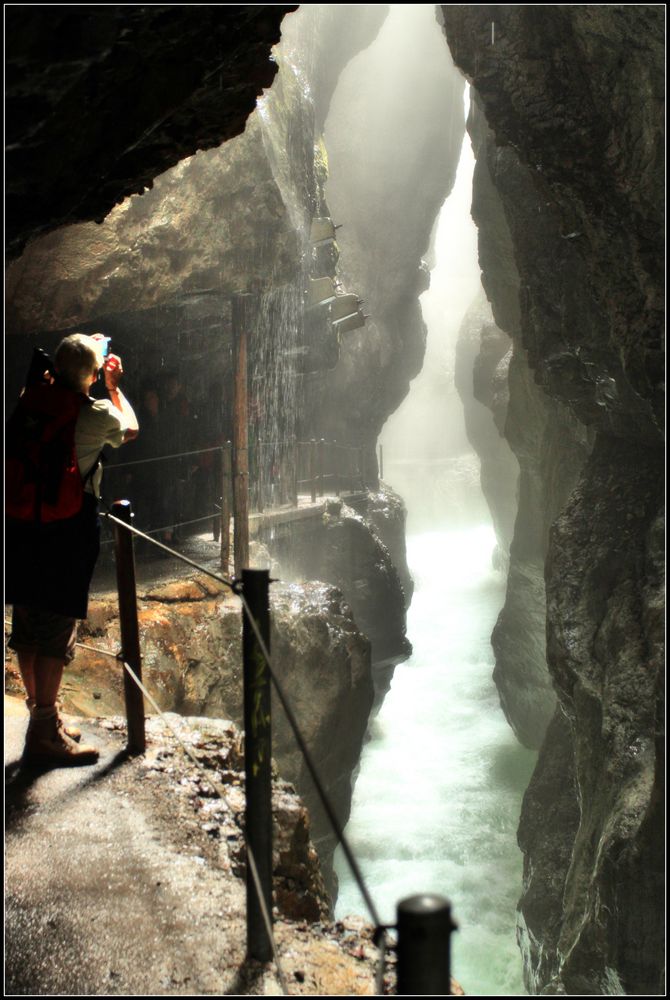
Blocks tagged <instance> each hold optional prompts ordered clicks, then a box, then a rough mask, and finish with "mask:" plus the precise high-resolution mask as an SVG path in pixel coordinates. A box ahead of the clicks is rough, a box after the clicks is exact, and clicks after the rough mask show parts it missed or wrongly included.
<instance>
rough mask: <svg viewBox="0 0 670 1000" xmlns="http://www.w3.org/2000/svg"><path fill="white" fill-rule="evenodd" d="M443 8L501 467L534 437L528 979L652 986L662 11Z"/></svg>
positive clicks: (657, 942)
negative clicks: (494, 201) (552, 711)
mask: <svg viewBox="0 0 670 1000" xmlns="http://www.w3.org/2000/svg"><path fill="white" fill-rule="evenodd" d="M443 10H444V18H445V25H446V32H447V39H448V42H449V46H450V48H451V52H452V55H453V57H454V61H455V62H456V64H457V65H458V66H460V68H461V69H462V70H463V71H464V73H465V74H466V76H467V77H468V79H469V80H470V81H471V82H472V83H473V86H474V88H475V90H476V92H477V95H478V98H479V101H480V103H481V108H482V109H483V113H484V115H485V117H486V122H487V124H488V126H489V127H490V129H491V133H492V138H490V139H485V141H484V142H483V143H482V144H481V145H480V147H479V150H478V158H479V163H480V164H482V171H481V172H480V181H479V185H482V181H481V173H484V172H487V173H488V174H489V175H490V179H491V181H492V184H493V186H494V188H495V189H496V191H497V194H498V196H499V198H500V204H501V206H502V213H503V216H504V220H505V222H506V225H507V226H508V229H509V235H510V247H511V251H512V252H511V259H513V261H514V265H515V268H516V271H517V274H518V279H514V277H512V280H509V270H510V269H509V268H507V270H508V275H505V273H504V269H501V268H499V267H497V266H496V264H495V243H494V242H493V241H491V240H488V239H487V235H486V219H487V210H486V209H484V208H482V210H481V218H480V219H479V220H478V221H479V223H480V234H481V239H480V261H481V264H482V268H483V271H484V274H483V283H484V287H485V288H486V291H487V294H488V296H489V298H490V299H491V303H492V307H493V314H494V316H495V318H496V322H497V323H498V324H499V325H500V326H501V328H502V329H504V330H506V331H507V332H509V333H511V334H512V336H513V338H514V356H515V361H514V362H513V363H512V364H511V365H510V403H509V411H508V416H507V421H506V434H507V436H508V438H509V440H510V443H512V445H513V447H514V448H515V451H516V453H517V455H519V456H520V450H521V449H522V448H524V442H525V441H526V439H527V436H528V430H529V428H530V427H531V426H532V428H533V430H532V436H533V437H536V436H537V435H540V436H541V437H542V440H541V442H539V445H538V443H537V441H536V442H535V444H534V445H533V448H532V455H533V462H534V463H536V464H535V469H537V468H538V465H537V460H538V458H539V472H540V477H539V479H538V478H537V476H535V477H533V475H532V472H533V469H532V468H531V467H528V469H527V472H528V473H529V477H528V484H527V485H528V490H527V493H528V499H529V500H531V501H532V502H531V503H530V504H529V506H528V509H529V510H530V511H534V515H535V516H534V517H532V518H530V519H529V520H527V521H526V523H525V525H524V524H522V516H521V508H522V504H523V502H524V490H523V488H522V489H521V490H520V514H519V517H518V519H517V529H516V531H515V539H514V541H513V543H512V549H511V558H512V560H514V552H515V549H516V550H517V551H518V552H519V554H520V556H522V557H523V556H524V554H525V555H526V558H528V557H529V556H530V557H532V559H533V560H534V561H535V563H536V565H537V573H536V574H535V578H534V579H535V582H536V583H537V582H539V580H540V566H541V560H538V559H537V557H538V556H540V555H544V553H545V552H546V565H545V574H544V575H545V587H546V635H547V664H548V668H549V672H550V675H551V681H552V685H553V687H554V689H555V691H556V696H557V701H558V704H557V709H556V715H555V717H554V720H553V721H552V723H551V724H550V726H549V728H548V730H547V735H546V737H545V740H544V743H543V746H542V750H541V753H540V757H539V761H538V765H537V768H536V771H535V774H534V776H533V779H532V781H531V784H530V786H529V789H528V791H527V793H526V797H525V800H524V805H523V810H522V817H521V825H520V828H519V842H520V844H521V846H522V849H523V850H524V852H525V863H524V892H523V896H522V899H521V902H520V912H519V940H520V944H521V947H522V951H523V953H524V958H525V970H526V972H525V974H526V981H527V985H528V987H529V989H531V990H532V991H533V992H543V993H548V994H551V993H561V992H567V993H575V994H579V993H605V994H608V993H619V992H625V993H634V994H644V993H651V994H655V993H662V992H663V988H664V987H663V944H662V940H663V923H664V914H663V902H662V900H663V883H662V865H661V857H662V844H663V839H664V834H663V813H662V805H661V803H662V787H663V786H662V781H663V763H662V760H661V757H660V753H659V751H660V747H661V745H662V742H663V709H662V705H663V682H662V672H661V662H662V644H663V634H662V607H663V600H664V597H663V571H662V555H661V547H660V538H661V533H662V517H663V510H662V504H663V475H662V472H663V463H662V457H661V455H662V452H661V443H662V426H663V418H662V411H663V384H662V377H663V355H662V330H663V322H662V309H663V301H662V294H663V293H662V289H663V283H662V279H661V269H662V262H663V238H662V227H663V200H664V199H663V168H662V162H663V159H662V148H663V147H662V129H663V83H662V69H663V11H662V9H661V8H660V7H653V6H641V7H636V8H632V7H618V8H612V7H598V8H596V7H572V8H566V7H558V6H554V7H545V8H542V9H541V10H540V8H532V7H504V6H486V7H445V8H443ZM480 124H481V123H480ZM473 132H474V134H475V137H477V136H479V137H480V138H481V130H480V129H479V127H478V125H477V123H476V121H475V123H474V125H473ZM475 141H476V142H477V138H476V139H475ZM484 164H485V170H484ZM483 186H484V192H483V193H484V196H485V197H486V198H488V195H487V194H486V185H485V184H484V185H483ZM477 188H478V181H477V180H475V197H474V203H475V206H476V205H477V198H478V191H477ZM480 190H481V188H480ZM499 214H500V213H499V212H498V215H499ZM493 217H494V216H493V213H491V215H490V216H489V218H493ZM489 228H490V227H489ZM487 244H488V245H487ZM482 251H483V252H482ZM509 259H510V258H509V256H508V257H506V258H505V257H503V258H502V260H503V263H506V262H507V261H509ZM517 290H518V296H517V301H518V317H519V318H518V326H517V325H516V323H515V321H514V311H515V308H516V306H515V292H516V291H517ZM515 330H517V331H518V332H517V333H516V335H515ZM515 368H516V370H515ZM540 392H541V395H540ZM538 396H539V398H540V399H541V403H542V410H540V411H538V408H537V403H536V400H537V398H538ZM547 401H549V402H548V404H547ZM542 412H544V414H545V419H544V420H543V419H542ZM566 446H567V451H566ZM529 450H531V449H529ZM575 454H577V455H581V459H580V462H579V463H578V464H577V466H576V467H573V469H572V470H571V471H572V474H573V476H574V477H575V478H576V480H577V481H576V482H575V484H574V488H572V490H571V491H569V495H567V494H566V490H565V486H566V485H568V484H567V483H566V481H565V476H564V474H563V472H561V474H560V476H559V479H558V483H556V482H554V484H553V486H551V483H552V479H553V478H554V477H555V476H556V473H557V472H558V471H560V469H561V466H562V465H563V466H564V465H565V461H566V458H565V456H566V455H567V456H570V455H572V456H574V455H575ZM561 455H563V458H561ZM520 464H522V463H521V456H520ZM552 470H553V471H552ZM533 478H534V479H535V482H534V483H533ZM522 480H523V464H522ZM557 485H558V488H556V486H557ZM550 486H551V489H549V487H550ZM531 488H532V489H531ZM533 492H534V494H535V495H534V496H533ZM547 497H549V498H550V499H551V498H552V497H553V498H554V503H553V504H549V505H547V504H546V500H547ZM524 520H525V519H524ZM520 528H521V529H522V530H521V531H520ZM512 577H513V568H512V569H511V572H510V587H511V586H512V582H513V581H512ZM538 589H539V588H538ZM508 593H509V592H508ZM539 606H540V603H539V599H538V601H536V607H537V608H539ZM536 624H537V625H539V620H538V622H537V623H536ZM511 626H512V630H511V636H510V637H511V638H512V639H513V638H514V637H515V636H516V637H518V630H517V628H516V626H515V624H514V622H513V620H512V622H511ZM497 631H498V642H500V640H501V638H502V636H501V625H500V622H499V623H498V626H497Z"/></svg>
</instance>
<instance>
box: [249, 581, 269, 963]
mask: <svg viewBox="0 0 670 1000" xmlns="http://www.w3.org/2000/svg"><path fill="white" fill-rule="evenodd" d="M269 591H270V573H269V572H268V570H251V569H243V570H242V593H243V594H244V598H245V600H246V601H247V603H248V605H249V612H250V613H251V615H253V618H254V620H255V621H256V623H257V625H258V629H259V631H260V634H261V636H262V638H263V641H264V643H265V644H266V646H267V648H268V650H269V648H270V594H269ZM242 655H243V665H244V768H245V792H246V824H245V826H246V837H247V844H248V845H249V848H250V850H251V852H252V854H253V857H254V860H255V862H256V868H257V872H258V878H259V882H260V885H261V895H262V900H263V902H264V904H265V909H266V911H267V914H268V915H269V917H270V920H272V730H271V726H272V723H271V714H270V705H271V703H270V669H269V666H268V664H267V662H266V659H265V656H264V655H263V651H262V649H261V646H260V644H259V641H258V638H257V636H256V633H255V631H254V629H253V627H252V625H251V623H250V620H249V614H248V613H247V609H246V608H244V613H243V624H242ZM247 952H248V955H249V957H250V958H255V959H257V960H258V961H259V962H268V961H269V960H270V959H271V958H272V942H271V940H270V937H269V935H268V931H267V927H266V923H265V920H264V919H263V906H262V904H261V901H260V900H259V898H258V891H257V888H256V882H255V880H254V878H253V875H252V872H251V868H250V864H249V862H248V861H247Z"/></svg>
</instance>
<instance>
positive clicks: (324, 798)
mask: <svg viewBox="0 0 670 1000" xmlns="http://www.w3.org/2000/svg"><path fill="white" fill-rule="evenodd" d="M102 516H103V517H106V518H107V519H108V520H109V521H111V522H113V523H115V524H117V525H118V526H119V527H121V528H125V529H127V530H128V531H130V532H131V533H132V534H133V535H135V536H137V537H140V538H142V537H144V538H146V539H147V540H148V541H149V542H150V543H151V544H152V545H156V546H157V547H158V548H160V549H163V550H164V551H166V552H168V553H169V554H170V555H171V556H173V557H174V558H176V559H178V560H180V561H181V562H184V563H186V564H187V565H189V566H192V567H193V568H195V569H197V570H198V571H199V572H201V573H203V574H205V575H206V576H209V577H210V578H211V579H213V580H216V581H217V582H218V583H221V584H222V585H223V586H225V587H228V588H229V589H230V590H231V591H232V592H233V593H234V594H236V596H238V597H239V599H240V602H241V604H242V606H243V608H244V610H245V612H246V614H247V618H248V621H249V623H250V626H251V628H252V630H253V632H254V635H255V637H256V640H257V642H258V644H259V647H260V649H261V651H262V653H263V656H264V658H265V661H266V663H267V667H268V671H269V675H270V678H271V681H272V684H273V686H274V688H275V691H276V692H277V696H278V698H279V701H280V703H281V705H282V708H283V710H284V714H285V716H286V718H287V721H288V723H289V725H290V727H291V730H292V732H293V735H294V738H295V740H296V744H297V746H298V748H299V750H300V752H301V754H302V756H303V759H304V761H305V764H306V766H307V769H308V771H309V773H310V776H311V778H312V781H313V782H314V787H315V789H316V792H317V795H318V797H319V799H320V801H321V804H322V806H323V809H324V812H325V813H326V816H327V817H328V821H329V823H330V824H331V827H332V829H333V832H334V834H335V836H336V837H337V839H338V841H339V842H340V844H341V846H342V850H343V853H344V855H345V858H346V860H347V864H348V865H349V868H350V870H351V873H352V876H353V878H354V881H355V882H356V884H357V886H358V889H359V891H360V893H361V897H362V899H363V901H364V903H365V906H366V908H367V910H368V913H369V915H370V918H371V921H372V923H373V924H374V926H375V929H376V930H375V943H376V944H377V946H378V947H379V948H380V952H381V955H382V959H381V961H380V970H381V974H382V975H383V968H384V959H383V956H384V952H385V948H386V939H385V930H386V928H385V927H384V926H383V925H382V922H381V919H380V916H379V913H378V910H377V907H376V906H375V903H374V901H373V899H372V896H371V894H370V892H369V890H368V888H367V885H366V884H365V879H364V877H363V874H362V871H361V869H360V866H359V864H358V861H357V860H356V857H355V855H354V852H353V850H352V848H351V845H350V844H349V842H348V839H347V837H346V835H345V833H344V830H343V828H342V825H341V823H340V822H339V820H338V818H337V814H336V812H335V809H334V807H333V805H332V803H331V802H330V799H329V797H328V793H327V792H326V789H325V787H324V784H323V781H322V780H321V776H320V775H319V772H318V768H317V766H316V764H315V761H314V758H313V756H312V754H311V752H310V750H309V748H308V746H307V743H306V741H305V739H304V737H303V735H302V732H301V730H300V726H299V723H298V721H297V719H296V716H295V713H294V712H293V709H292V707H291V704H290V702H289V699H288V698H287V696H286V693H285V691H284V690H283V687H282V685H281V683H280V682H279V680H278V677H277V672H276V669H275V666H274V663H273V660H272V656H271V653H270V651H269V649H268V647H267V644H266V643H265V640H264V639H263V636H262V634H261V630H260V628H259V625H258V622H257V621H256V617H255V615H254V613H253V611H252V609H251V608H250V607H249V603H248V601H247V600H246V598H245V596H244V593H243V592H242V589H241V585H240V583H239V582H238V581H236V580H231V579H228V578H226V577H224V576H222V575H221V574H220V573H215V572H213V571H212V570H209V569H207V568H206V567H204V566H201V565H200V564H198V563H197V562H195V561H194V560H193V559H190V558H189V557H188V556H184V555H182V554H181V553H180V552H177V551H176V550H175V549H172V548H170V547H169V546H167V545H165V544H164V543H162V542H158V541H156V539H153V538H149V536H148V535H146V533H145V532H143V531H140V529H138V528H135V527H134V526H132V525H129V524H127V523H126V522H125V521H123V520H121V519H120V518H117V517H115V516H114V515H113V514H111V513H109V512H108V513H103V515H102ZM124 667H125V668H126V670H127V672H128V673H129V674H130V675H131V677H132V678H133V679H134V680H135V682H136V683H138V686H141V682H139V681H138V679H137V678H136V675H135V674H134V673H133V671H132V670H131V668H130V667H129V666H127V665H126V664H124ZM152 703H153V702H152ZM256 891H257V893H258V891H259V888H258V885H257V886H256ZM259 899H260V897H259Z"/></svg>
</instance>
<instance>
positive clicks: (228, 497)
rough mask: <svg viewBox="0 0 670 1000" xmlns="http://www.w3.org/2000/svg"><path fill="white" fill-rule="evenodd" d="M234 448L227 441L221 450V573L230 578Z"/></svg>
mask: <svg viewBox="0 0 670 1000" xmlns="http://www.w3.org/2000/svg"><path fill="white" fill-rule="evenodd" d="M232 452H233V446H232V443H231V442H230V441H226V443H225V444H224V446H223V448H222V449H221V572H222V573H223V575H224V576H228V572H229V570H228V564H229V563H230V512H231V509H232V499H233V458H232Z"/></svg>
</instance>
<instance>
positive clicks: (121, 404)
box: [103, 354, 139, 443]
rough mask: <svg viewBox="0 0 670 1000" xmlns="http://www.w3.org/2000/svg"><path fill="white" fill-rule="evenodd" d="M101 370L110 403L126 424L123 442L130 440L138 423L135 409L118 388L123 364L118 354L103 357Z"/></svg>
mask: <svg viewBox="0 0 670 1000" xmlns="http://www.w3.org/2000/svg"><path fill="white" fill-rule="evenodd" d="M103 370H104V373H105V385H106V387H107V392H108V393H109V398H110V399H111V401H112V405H113V406H114V407H115V408H116V409H117V410H118V411H119V413H121V414H122V415H123V418H124V421H125V423H126V424H127V428H128V429H127V430H126V433H125V434H124V437H123V440H124V443H125V442H126V441H132V440H133V438H136V437H137V435H138V433H139V424H138V423H137V417H136V416H135V411H134V410H133V408H132V406H131V405H130V403H129V402H128V400H127V399H126V397H125V396H124V395H123V393H122V392H121V390H120V389H119V381H120V379H121V376H122V375H123V365H122V364H121V358H120V357H119V356H118V354H110V355H109V357H107V358H105V364H104V369H103Z"/></svg>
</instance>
